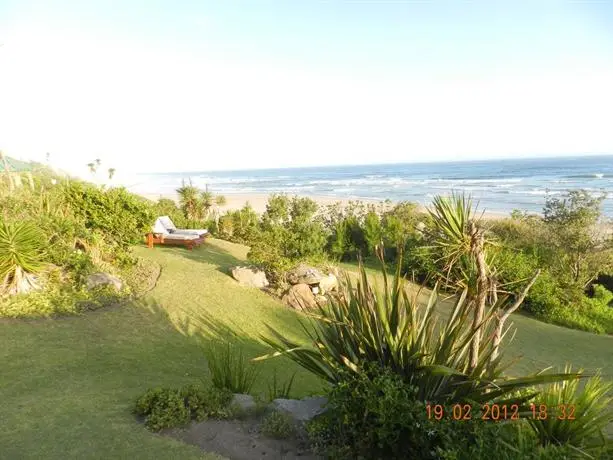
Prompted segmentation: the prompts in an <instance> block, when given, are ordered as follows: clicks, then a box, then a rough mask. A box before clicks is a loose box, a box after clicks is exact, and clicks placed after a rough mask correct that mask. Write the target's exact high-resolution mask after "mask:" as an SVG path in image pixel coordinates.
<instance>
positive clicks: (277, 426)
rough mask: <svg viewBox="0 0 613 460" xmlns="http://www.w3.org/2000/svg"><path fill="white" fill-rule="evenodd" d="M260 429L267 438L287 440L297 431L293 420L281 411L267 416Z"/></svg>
mask: <svg viewBox="0 0 613 460" xmlns="http://www.w3.org/2000/svg"><path fill="white" fill-rule="evenodd" d="M260 429H261V430H262V433H264V434H265V435H266V436H268V437H270V438H275V439H287V438H289V437H290V436H292V435H293V434H294V432H295V431H296V427H295V426H294V423H293V421H292V419H291V418H290V417H289V416H288V415H287V414H284V413H283V412H280V411H272V412H270V413H269V414H268V415H266V416H265V417H264V419H263V420H262V425H261V427H260Z"/></svg>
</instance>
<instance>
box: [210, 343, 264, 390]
mask: <svg viewBox="0 0 613 460" xmlns="http://www.w3.org/2000/svg"><path fill="white" fill-rule="evenodd" d="M206 358H207V362H208V366H209V372H210V373H211V379H212V380H213V386H215V388H218V389H220V390H224V389H225V390H230V391H231V392H232V393H249V392H250V391H251V388H252V387H253V384H254V383H255V380H256V379H257V376H258V369H257V368H256V367H255V366H254V365H253V363H251V362H247V359H246V358H245V356H244V354H243V351H242V350H241V349H234V348H232V346H231V345H230V344H229V343H228V344H224V345H219V346H216V347H213V348H210V349H208V350H207V351H206Z"/></svg>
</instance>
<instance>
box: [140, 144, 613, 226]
mask: <svg viewBox="0 0 613 460" xmlns="http://www.w3.org/2000/svg"><path fill="white" fill-rule="evenodd" d="M132 179H133V180H134V183H133V184H132V185H129V186H128V188H129V189H130V190H132V191H135V192H137V193H141V194H148V195H160V196H169V195H172V194H173V193H174V191H175V190H176V188H178V187H179V186H180V185H181V183H182V181H187V180H191V181H192V183H193V184H194V185H197V186H199V187H203V188H204V187H208V189H209V190H211V191H212V192H214V193H218V194H224V195H238V194H241V195H248V194H254V195H262V194H271V193H287V194H290V195H300V196H312V197H330V198H338V199H339V200H347V199H354V200H360V199H362V200H386V199H389V200H392V201H404V200H407V201H413V202H416V203H418V204H420V205H422V206H423V205H428V204H429V203H430V202H431V199H432V197H434V196H435V195H437V194H446V193H449V192H451V191H452V190H453V191H460V192H462V191H463V192H466V193H470V194H471V195H472V196H473V198H474V199H475V201H478V202H479V207H480V209H485V210H487V211H488V212H493V213H509V212H511V211H512V210H514V209H519V210H523V211H528V212H531V213H540V212H541V211H542V208H543V206H544V204H545V199H546V197H547V196H548V195H549V196H562V195H563V194H564V193H565V192H566V191H568V190H578V189H584V190H587V191H588V192H589V193H590V194H592V195H593V196H597V195H599V194H600V193H603V192H604V193H606V194H607V198H606V199H605V200H604V202H603V214H604V215H605V216H607V217H613V155H594V156H562V157H542V158H521V159H496V160H465V161H447V162H441V161H437V162H419V163H417V162H413V163H385V164H368V165H342V166H309V167H300V168H297V167H293V168H263V169H248V170H244V169H243V170H240V169H236V170H227V171H185V172H166V173H164V172H157V173H141V174H136V175H135V176H134V177H133V178H132Z"/></svg>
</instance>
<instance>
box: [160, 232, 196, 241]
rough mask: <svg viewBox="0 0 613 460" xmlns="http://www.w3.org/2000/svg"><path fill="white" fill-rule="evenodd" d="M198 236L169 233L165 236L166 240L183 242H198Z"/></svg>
mask: <svg viewBox="0 0 613 460" xmlns="http://www.w3.org/2000/svg"><path fill="white" fill-rule="evenodd" d="M198 238H199V237H198V235H186V234H180V233H169V234H168V235H164V239H165V240H181V241H189V240H197V239H198Z"/></svg>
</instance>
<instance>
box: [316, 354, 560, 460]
mask: <svg viewBox="0 0 613 460" xmlns="http://www.w3.org/2000/svg"><path fill="white" fill-rule="evenodd" d="M368 374H370V376H369V377H367V376H366V374H362V375H355V374H352V373H348V372H346V373H344V377H343V378H342V379H341V380H340V382H339V383H338V384H337V385H335V386H333V388H332V389H331V390H330V392H329V395H328V397H329V401H328V411H327V412H326V413H325V414H323V415H321V416H319V417H317V418H316V419H315V420H313V421H312V422H310V424H309V425H308V426H307V430H308V433H309V437H310V439H311V442H312V444H313V446H314V448H315V450H316V451H317V452H319V453H322V454H325V455H327V457H328V458H338V459H355V458H368V459H386V460H387V459H407V460H408V459H412V460H414V459H415V460H427V459H437V460H438V459H454V460H476V459H483V460H485V459H488V460H489V459H497V460H499V459H500V460H505V459H507V460H511V459H513V460H522V459H530V458H534V459H536V458H540V459H559V458H565V457H564V456H563V454H567V453H568V452H569V449H567V448H540V447H539V446H538V445H537V443H536V440H535V438H534V436H533V435H531V433H530V430H526V427H525V426H524V425H523V424H521V423H513V424H510V423H490V422H484V421H482V420H480V419H472V420H463V421H456V420H452V419H451V418H450V417H445V418H443V419H441V420H436V419H434V418H429V417H428V412H427V407H426V405H427V404H426V403H425V402H423V401H421V400H420V399H419V396H418V390H417V388H415V387H412V386H410V385H407V384H406V383H405V382H403V380H402V379H401V378H400V376H399V375H397V374H395V373H394V372H392V371H390V370H389V369H382V368H379V367H377V366H374V367H373V368H372V369H371V370H370V372H369V373H368Z"/></svg>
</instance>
